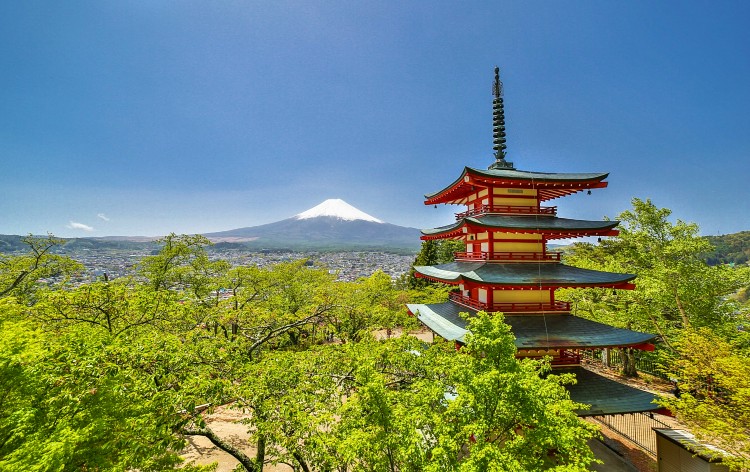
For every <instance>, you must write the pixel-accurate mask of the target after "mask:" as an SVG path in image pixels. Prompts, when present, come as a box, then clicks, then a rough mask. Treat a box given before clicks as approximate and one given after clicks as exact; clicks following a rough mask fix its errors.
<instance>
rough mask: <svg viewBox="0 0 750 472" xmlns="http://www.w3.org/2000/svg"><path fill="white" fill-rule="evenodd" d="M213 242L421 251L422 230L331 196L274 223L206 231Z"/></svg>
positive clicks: (293, 247) (267, 245) (276, 247)
mask: <svg viewBox="0 0 750 472" xmlns="http://www.w3.org/2000/svg"><path fill="white" fill-rule="evenodd" d="M204 236H206V237H207V238H209V239H210V240H211V241H213V242H217V243H221V242H228V243H242V244H243V245H247V246H251V247H254V248H262V249H300V250H335V249H343V250H395V249H398V250H415V251H416V250H418V249H419V246H420V243H421V241H420V240H419V236H420V233H419V230H418V229H416V228H408V227H404V226H398V225H393V224H390V223H386V222H384V221H382V220H379V219H378V218H375V217H374V216H371V215H368V214H367V213H365V212H363V211H361V210H359V209H357V208H355V207H353V206H352V205H350V204H348V203H346V202H345V201H343V200H341V199H330V200H326V201H324V202H323V203H321V204H319V205H317V206H314V207H312V208H310V209H309V210H306V211H303V212H302V213H299V214H297V215H294V216H292V217H291V218H287V219H285V220H281V221H277V222H275V223H268V224H265V225H260V226H251V227H247V228H237V229H232V230H229V231H221V232H218V233H207V234H204Z"/></svg>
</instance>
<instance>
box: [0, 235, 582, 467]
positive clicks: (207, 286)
mask: <svg viewBox="0 0 750 472" xmlns="http://www.w3.org/2000/svg"><path fill="white" fill-rule="evenodd" d="M33 244H37V242H33V243H32V246H30V253H29V254H27V255H20V256H14V257H13V258H6V259H4V261H7V262H8V263H7V264H5V265H4V266H2V269H1V270H0V280H1V281H11V282H10V283H9V284H7V285H6V286H8V287H10V286H11V285H12V288H11V289H10V290H6V291H5V292H4V296H0V470H32V471H34V470H36V471H48V470H49V471H52V470H55V471H60V470H62V471H65V470H102V471H104V470H142V471H149V470H171V469H175V468H178V467H184V470H188V471H198V470H203V469H205V470H208V469H211V468H210V467H209V468H200V467H195V466H192V465H187V466H185V465H184V464H182V463H181V458H180V457H179V452H180V450H181V448H182V447H183V445H184V443H185V438H186V437H187V436H190V435H203V436H206V437H207V438H209V440H211V441H212V442H213V443H214V444H215V445H216V446H217V447H219V448H221V449H223V450H225V451H226V452H228V453H230V454H232V455H233V456H234V457H236V458H237V459H238V460H240V462H241V466H240V467H241V468H244V469H245V470H253V471H260V470H262V469H263V465H264V464H266V463H280V462H284V463H287V464H294V465H295V466H296V467H298V468H299V469H300V470H351V471H355V470H392V471H396V470H398V471H419V470H492V468H493V467H494V468H496V469H497V470H500V469H503V470H512V469H514V468H515V469H518V470H520V469H523V470H583V467H584V465H585V464H587V463H589V462H590V460H591V457H590V452H589V451H588V449H587V448H586V447H585V439H586V438H588V437H590V435H591V434H592V433H591V431H590V429H589V428H588V427H587V426H585V424H583V423H581V422H579V421H578V420H577V419H576V417H575V413H574V412H573V409H574V408H575V407H576V405H574V404H572V403H571V402H570V401H569V400H568V399H567V394H566V393H565V390H564V389H563V388H562V387H561V385H560V384H561V382H562V380H563V379H559V378H557V377H555V376H552V375H549V376H547V378H546V379H543V378H541V377H540V375H539V374H540V373H542V372H546V366H545V365H544V364H540V363H534V362H523V363H521V362H518V361H516V360H515V358H514V352H515V348H514V344H513V339H512V336H511V335H510V332H509V329H508V327H507V326H505V325H504V324H503V323H502V318H501V317H496V318H493V319H490V318H489V317H487V316H485V315H480V316H479V317H477V318H476V319H475V320H472V321H471V325H470V328H471V330H472V332H473V336H472V337H471V339H470V341H469V345H468V347H467V349H466V351H465V353H464V354H456V353H455V351H454V349H453V347H452V345H449V344H435V345H430V346H427V345H425V344H424V343H422V342H421V341H419V340H417V339H416V338H413V337H410V336H402V337H396V338H390V336H389V338H390V339H386V340H384V341H377V340H376V339H375V338H374V336H373V335H372V333H373V332H375V331H376V330H383V329H384V330H386V332H387V333H388V334H389V335H390V334H391V333H392V332H394V331H395V330H396V329H401V330H408V329H409V328H410V327H413V323H414V320H413V318H409V317H408V316H406V310H405V306H404V305H405V303H406V302H410V301H417V300H419V301H433V300H434V301H441V300H444V298H445V296H446V294H447V292H446V290H445V289H444V288H441V287H437V286H432V285H430V286H428V287H426V288H424V289H421V290H419V289H410V290H403V289H399V288H398V287H396V286H395V285H394V284H393V283H392V282H391V280H390V277H388V276H387V275H386V274H384V273H382V272H376V273H375V274H373V275H372V276H370V277H367V278H363V279H361V280H358V281H356V282H347V283H338V282H335V281H334V277H333V276H332V275H331V274H329V273H328V271H327V270H325V269H317V268H313V267H310V266H308V265H306V263H305V261H296V262H289V263H283V264H278V265H276V266H273V267H269V268H263V269H261V268H258V267H230V266H229V264H228V263H226V262H225V261H221V260H215V259H212V258H210V257H208V255H207V253H206V241H205V240H204V239H203V238H201V237H197V236H175V235H170V236H168V237H167V238H165V240H164V241H163V248H162V249H161V251H160V252H159V253H158V254H155V255H153V256H150V257H147V258H145V259H144V260H143V261H142V264H141V266H140V269H141V270H140V273H139V275H138V276H136V277H133V278H131V279H118V280H115V281H108V282H95V283H89V284H83V285H80V286H78V287H64V289H45V290H37V289H36V284H35V282H36V279H37V278H38V277H41V276H45V274H51V273H53V272H54V273H59V272H60V269H65V268H73V267H74V266H75V265H74V264H70V263H69V261H68V260H66V259H58V258H56V257H51V256H50V257H48V256H49V255H48V250H49V248H50V247H51V246H48V245H47V244H51V241H48V242H47V243H43V242H42V243H39V244H41V246H34V245H33ZM39 247H41V248H42V249H43V251H44V252H43V254H41V256H39V254H38V253H37V252H35V251H36V250H37V249H38V248H39ZM44 248H46V249H44ZM34 261H36V262H34ZM24 264H26V265H24ZM29 264H30V265H29ZM35 264H36V265H35ZM45 264H48V265H45ZM19 267H20V268H21V269H19ZM23 267H27V268H28V267H34V270H27V272H28V274H27V275H24V276H23V277H22V279H23V280H22V282H18V283H15V284H14V282H12V281H14V280H16V279H17V278H18V276H19V274H21V273H22V272H23V271H24V270H26V269H24V268H23ZM566 381H567V379H566ZM456 395H457V396H456ZM224 404H231V405H232V406H233V407H234V408H237V409H239V410H240V411H242V412H243V413H244V422H245V423H246V424H247V427H248V431H249V432H250V441H251V442H252V443H253V445H254V446H255V449H256V450H257V454H256V455H255V457H247V456H246V455H245V454H244V453H242V451H241V450H239V449H238V448H236V447H235V446H234V445H232V444H231V443H229V442H227V441H224V440H222V438H220V437H218V436H217V435H216V434H215V433H214V432H213V431H212V430H211V427H210V423H208V422H206V421H205V419H204V415H205V412H206V411H211V405H224ZM197 405H203V406H201V407H200V408H198V407H197ZM206 405H208V406H206ZM472 438H474V440H475V442H472ZM487 467H490V468H489V469H487Z"/></svg>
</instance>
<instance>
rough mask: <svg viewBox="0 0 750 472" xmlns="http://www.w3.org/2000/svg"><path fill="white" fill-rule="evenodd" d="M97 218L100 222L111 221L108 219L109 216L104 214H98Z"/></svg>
mask: <svg viewBox="0 0 750 472" xmlns="http://www.w3.org/2000/svg"><path fill="white" fill-rule="evenodd" d="M96 217H97V218H99V219H100V220H104V221H109V218H107V215H105V214H104V213H97V214H96Z"/></svg>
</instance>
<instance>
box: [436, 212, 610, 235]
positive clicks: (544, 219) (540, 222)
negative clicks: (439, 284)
mask: <svg viewBox="0 0 750 472" xmlns="http://www.w3.org/2000/svg"><path fill="white" fill-rule="evenodd" d="M465 224H469V225H472V226H481V227H485V228H492V229H508V230H511V231H512V230H536V231H564V232H575V231H596V230H602V231H606V230H610V229H612V228H614V227H615V226H617V225H618V224H619V221H587V220H571V219H568V218H557V217H555V216H538V215H535V216H499V215H486V216H482V217H473V216H472V217H468V218H462V219H460V220H459V221H457V222H455V223H453V224H450V225H446V226H440V227H438V228H431V229H423V230H422V234H424V235H433V234H440V233H447V232H450V231H454V230H456V229H458V228H460V227H461V226H463V225H465Z"/></svg>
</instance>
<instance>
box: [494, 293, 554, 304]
mask: <svg viewBox="0 0 750 472" xmlns="http://www.w3.org/2000/svg"><path fill="white" fill-rule="evenodd" d="M550 300H551V297H550V291H549V290H495V291H493V292H492V301H493V303H549V302H550Z"/></svg>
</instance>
